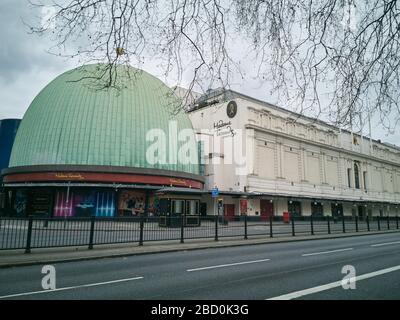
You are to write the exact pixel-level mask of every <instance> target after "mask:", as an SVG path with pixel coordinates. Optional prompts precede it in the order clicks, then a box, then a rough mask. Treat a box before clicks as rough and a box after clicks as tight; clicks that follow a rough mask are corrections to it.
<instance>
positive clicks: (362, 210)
mask: <svg viewBox="0 0 400 320" xmlns="http://www.w3.org/2000/svg"><path fill="white" fill-rule="evenodd" d="M365 211H366V209H365V207H364V206H358V218H359V219H360V220H363V219H364V218H365Z"/></svg>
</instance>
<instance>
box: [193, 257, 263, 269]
mask: <svg viewBox="0 0 400 320" xmlns="http://www.w3.org/2000/svg"><path fill="white" fill-rule="evenodd" d="M265 261H270V259H262V260H253V261H243V262H236V263H229V264H220V265H217V266H209V267H202V268H195V269H188V270H186V271H187V272H193V271H201V270H209V269H217V268H224V267H233V266H239V265H243V264H251V263H260V262H265Z"/></svg>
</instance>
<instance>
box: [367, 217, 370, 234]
mask: <svg viewBox="0 0 400 320" xmlns="http://www.w3.org/2000/svg"><path fill="white" fill-rule="evenodd" d="M366 221H367V231H371V230H370V228H369V216H367V219H366Z"/></svg>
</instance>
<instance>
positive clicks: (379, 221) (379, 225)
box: [378, 216, 381, 231]
mask: <svg viewBox="0 0 400 320" xmlns="http://www.w3.org/2000/svg"><path fill="white" fill-rule="evenodd" d="M378 231H381V217H380V216H378Z"/></svg>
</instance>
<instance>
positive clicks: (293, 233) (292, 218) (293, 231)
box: [290, 215, 296, 237]
mask: <svg viewBox="0 0 400 320" xmlns="http://www.w3.org/2000/svg"><path fill="white" fill-rule="evenodd" d="M290 220H291V221H292V237H294V236H296V232H295V229H294V216H293V215H290Z"/></svg>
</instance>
